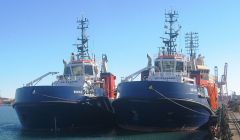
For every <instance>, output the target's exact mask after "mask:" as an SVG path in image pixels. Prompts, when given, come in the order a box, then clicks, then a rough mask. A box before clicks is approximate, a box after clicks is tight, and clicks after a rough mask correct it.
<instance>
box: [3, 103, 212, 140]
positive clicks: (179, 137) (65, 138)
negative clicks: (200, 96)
mask: <svg viewBox="0 0 240 140" xmlns="http://www.w3.org/2000/svg"><path fill="white" fill-rule="evenodd" d="M43 139H48V140H81V139H86V140H146V139H147V140H208V139H210V137H209V134H208V132H207V130H205V131H204V130H201V131H191V132H189V131H188V132H161V133H137V132H128V131H123V130H120V129H114V130H104V131H101V132H100V131H97V132H96V131H90V132H85V131H84V132H79V131H78V132H31V131H24V130H22V129H21V124H20V122H19V120H18V118H17V115H16V112H15V110H14V109H13V108H12V106H0V140H43Z"/></svg>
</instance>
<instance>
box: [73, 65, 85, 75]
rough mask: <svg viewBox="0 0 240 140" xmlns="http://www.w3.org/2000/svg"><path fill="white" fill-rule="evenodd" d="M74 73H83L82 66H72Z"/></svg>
mask: <svg viewBox="0 0 240 140" xmlns="http://www.w3.org/2000/svg"><path fill="white" fill-rule="evenodd" d="M72 74H73V75H75V76H80V75H83V69H82V66H72Z"/></svg>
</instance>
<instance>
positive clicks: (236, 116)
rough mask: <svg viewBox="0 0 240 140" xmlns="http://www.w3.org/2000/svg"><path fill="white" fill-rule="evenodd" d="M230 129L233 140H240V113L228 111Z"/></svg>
mask: <svg viewBox="0 0 240 140" xmlns="http://www.w3.org/2000/svg"><path fill="white" fill-rule="evenodd" d="M228 117H229V128H230V130H231V133H232V140H240V125H239V122H240V113H239V112H233V111H231V110H228Z"/></svg>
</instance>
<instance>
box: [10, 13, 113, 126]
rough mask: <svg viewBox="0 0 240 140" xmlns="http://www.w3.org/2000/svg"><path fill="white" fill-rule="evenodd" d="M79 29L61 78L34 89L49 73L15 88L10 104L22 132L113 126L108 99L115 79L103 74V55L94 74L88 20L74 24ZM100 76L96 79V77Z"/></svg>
mask: <svg viewBox="0 0 240 140" xmlns="http://www.w3.org/2000/svg"><path fill="white" fill-rule="evenodd" d="M78 23H79V26H78V29H80V30H81V38H80V39H78V40H80V43H79V44H75V45H76V46H77V49H78V53H77V54H76V55H75V54H74V53H72V55H71V60H70V62H69V63H67V62H66V61H65V60H63V63H64V72H63V75H58V76H57V81H55V82H53V83H52V85H50V86H35V84H36V83H37V82H38V81H40V80H41V79H42V78H44V77H46V76H47V75H50V74H56V72H49V73H47V74H45V75H43V76H41V77H39V78H37V79H36V80H33V81H31V82H29V83H28V84H26V86H24V87H21V88H18V89H17V90H16V95H15V103H14V105H13V107H14V109H15V110H16V112H17V115H18V118H19V120H20V122H21V124H22V126H23V128H24V129H31V130H59V129H73V128H74V129H75V128H80V129H81V128H83V129H85V128H89V129H91V128H98V127H99V128H100V127H107V126H110V127H111V126H112V125H113V123H114V118H113V108H112V106H111V102H110V100H111V99H113V98H114V96H115V94H114V90H115V76H114V75H112V74H111V73H108V72H107V71H106V62H107V57H106V55H103V56H102V69H101V72H100V74H99V73H98V67H97V65H96V62H95V58H94V59H92V58H91V57H90V56H89V53H88V38H87V36H86V28H88V26H87V24H88V20H87V19H86V18H82V19H81V20H79V21H78ZM99 75H100V76H99Z"/></svg>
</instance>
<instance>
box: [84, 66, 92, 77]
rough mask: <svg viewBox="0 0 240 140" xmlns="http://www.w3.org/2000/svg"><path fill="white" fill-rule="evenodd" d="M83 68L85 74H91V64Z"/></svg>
mask: <svg viewBox="0 0 240 140" xmlns="http://www.w3.org/2000/svg"><path fill="white" fill-rule="evenodd" d="M84 70H85V74H86V75H93V67H92V65H85V67H84Z"/></svg>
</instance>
